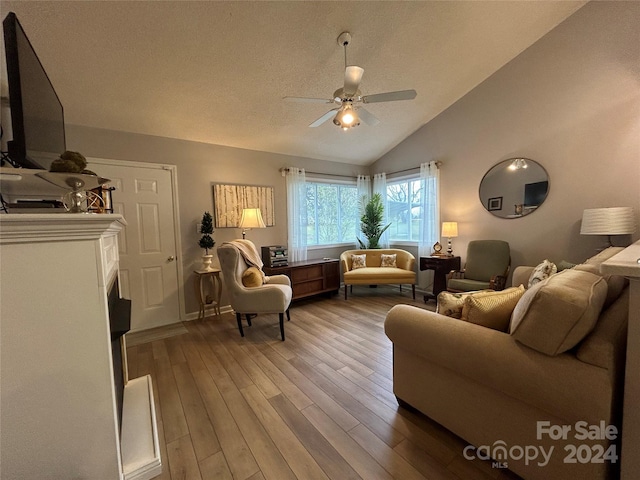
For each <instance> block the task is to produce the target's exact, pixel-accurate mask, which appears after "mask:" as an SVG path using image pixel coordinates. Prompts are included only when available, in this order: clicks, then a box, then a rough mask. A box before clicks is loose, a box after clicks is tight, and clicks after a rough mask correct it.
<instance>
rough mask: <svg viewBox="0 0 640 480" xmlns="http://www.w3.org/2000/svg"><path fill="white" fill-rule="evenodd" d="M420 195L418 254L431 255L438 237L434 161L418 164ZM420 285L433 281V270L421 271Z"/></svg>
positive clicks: (438, 208) (436, 167)
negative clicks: (420, 220)
mask: <svg viewBox="0 0 640 480" xmlns="http://www.w3.org/2000/svg"><path fill="white" fill-rule="evenodd" d="M420 184H421V187H422V189H423V190H422V196H421V197H420V203H421V205H420V206H421V211H422V228H421V229H420V240H419V242H418V255H420V256H421V257H426V256H429V255H431V252H432V247H433V244H434V243H436V242H437V241H439V239H440V171H439V170H438V166H437V164H436V162H429V163H423V164H422V165H420ZM422 273H423V274H424V275H421V276H422V278H421V281H420V282H419V283H420V284H421V286H423V287H426V286H428V285H429V284H430V283H431V282H433V272H432V271H431V270H428V271H427V272H422Z"/></svg>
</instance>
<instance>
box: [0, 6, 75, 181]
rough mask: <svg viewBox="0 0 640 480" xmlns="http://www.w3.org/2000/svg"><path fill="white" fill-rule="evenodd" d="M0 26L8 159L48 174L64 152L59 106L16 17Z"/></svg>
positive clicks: (45, 74) (40, 64)
mask: <svg viewBox="0 0 640 480" xmlns="http://www.w3.org/2000/svg"><path fill="white" fill-rule="evenodd" d="M2 26H3V29H4V48H5V55H6V59H7V83H8V86H9V106H10V108H11V131H12V133H13V139H12V140H10V141H9V142H7V148H8V155H9V159H10V160H11V162H12V163H13V164H14V165H16V166H19V167H24V168H41V169H45V170H48V169H49V167H50V165H51V162H53V160H55V159H56V158H58V156H60V154H61V153H63V152H64V151H65V150H66V142H65V132H64V111H63V108H62V103H61V102H60V99H59V98H58V95H57V94H56V91H55V89H54V88H53V85H52V84H51V81H50V80H49V77H48V75H47V72H46V71H45V69H44V67H43V66H42V63H40V59H39V58H38V55H37V54H36V52H35V50H34V49H33V46H32V45H31V42H30V41H29V39H28V38H27V35H26V34H25V32H24V30H23V28H22V26H21V25H20V22H19V21H18V18H17V17H16V14H15V13H13V12H10V13H9V14H8V15H7V17H6V18H5V19H4V21H3V22H2ZM5 131H6V129H5Z"/></svg>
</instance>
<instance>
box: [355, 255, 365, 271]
mask: <svg viewBox="0 0 640 480" xmlns="http://www.w3.org/2000/svg"><path fill="white" fill-rule="evenodd" d="M366 266H367V254H366V253H363V254H362V255H351V270H355V269H357V268H364V267H366Z"/></svg>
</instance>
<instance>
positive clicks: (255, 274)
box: [242, 267, 263, 288]
mask: <svg viewBox="0 0 640 480" xmlns="http://www.w3.org/2000/svg"><path fill="white" fill-rule="evenodd" d="M262 279H263V276H262V272H261V271H260V269H259V268H258V267H249V268H247V269H246V270H245V271H244V273H243V274H242V285H244V286H245V287H247V288H248V287H259V286H261V285H262Z"/></svg>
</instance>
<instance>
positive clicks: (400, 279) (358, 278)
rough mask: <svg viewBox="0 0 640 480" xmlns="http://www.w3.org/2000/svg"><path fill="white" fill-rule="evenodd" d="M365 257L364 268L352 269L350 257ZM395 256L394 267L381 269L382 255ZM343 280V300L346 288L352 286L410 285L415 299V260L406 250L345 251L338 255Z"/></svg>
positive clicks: (345, 296)
mask: <svg viewBox="0 0 640 480" xmlns="http://www.w3.org/2000/svg"><path fill="white" fill-rule="evenodd" d="M362 254H365V255H366V267H364V268H356V269H354V268H353V263H352V255H362ZM383 254H385V255H393V254H395V255H396V266H395V267H382V266H381V263H382V255H383ZM340 263H341V265H342V275H343V280H344V298H345V300H346V299H347V286H349V287H351V291H352V292H353V285H400V291H402V285H403V284H410V285H411V291H412V294H413V299H414V300H415V299H416V272H415V270H414V269H415V263H416V258H415V257H414V256H413V255H412V254H411V253H409V252H407V251H406V250H400V249H394V248H386V249H385V248H382V249H370V250H369V249H365V250H347V251H345V252H342V254H341V255H340Z"/></svg>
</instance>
